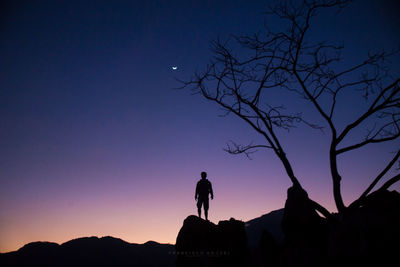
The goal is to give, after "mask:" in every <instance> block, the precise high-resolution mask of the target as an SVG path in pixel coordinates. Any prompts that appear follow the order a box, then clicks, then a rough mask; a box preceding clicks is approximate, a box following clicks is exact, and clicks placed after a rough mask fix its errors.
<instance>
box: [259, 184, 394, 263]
mask: <svg viewBox="0 0 400 267" xmlns="http://www.w3.org/2000/svg"><path fill="white" fill-rule="evenodd" d="M399 226H400V194H399V193H398V192H396V191H387V190H382V191H377V192H375V193H372V194H371V195H369V196H368V197H367V199H366V201H364V202H363V203H362V205H361V207H358V208H354V209H348V210H346V211H345V212H344V213H341V214H332V216H331V217H330V218H327V219H325V218H322V217H320V216H319V215H318V213H317V212H316V211H315V210H314V209H313V207H312V205H311V203H310V201H309V199H308V195H307V193H306V192H305V191H304V190H303V189H301V188H294V187H291V188H289V190H288V197H287V200H286V203H285V211H284V215H283V219H282V228H283V232H284V236H285V237H284V242H283V246H282V248H281V249H278V256H277V257H276V258H275V259H276V260H275V261H273V264H271V266H285V267H291V266H293V267H294V266H296V267H301V266H364V267H366V266H368V267H369V266H398V259H397V253H398V251H399V249H400V243H399V240H400V227H399ZM270 251H271V249H270V248H267V249H265V250H264V255H266V254H268V253H270Z"/></svg>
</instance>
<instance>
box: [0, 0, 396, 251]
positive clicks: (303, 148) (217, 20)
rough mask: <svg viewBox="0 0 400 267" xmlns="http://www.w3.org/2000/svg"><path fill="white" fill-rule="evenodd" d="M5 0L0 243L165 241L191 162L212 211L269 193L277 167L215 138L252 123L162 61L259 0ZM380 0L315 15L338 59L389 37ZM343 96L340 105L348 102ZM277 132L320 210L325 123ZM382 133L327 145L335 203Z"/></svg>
mask: <svg viewBox="0 0 400 267" xmlns="http://www.w3.org/2000/svg"><path fill="white" fill-rule="evenodd" d="M9 2H10V3H8V4H3V6H1V7H0V10H1V11H0V12H1V13H0V62H1V63H0V252H6V251H11V250H16V249H18V248H19V247H21V246H22V245H24V244H25V243H28V242H32V241H39V240H42V241H52V242H58V243H61V242H65V241H68V240H70V239H72V238H77V237H82V236H91V235H96V236H105V235H111V236H114V237H119V238H122V239H124V240H126V241H128V242H134V243H143V242H146V241H148V240H155V241H157V242H161V243H175V238H176V235H177V233H178V231H179V229H180V227H181V225H182V222H183V220H184V219H185V218H186V217H187V216H188V215H190V214H195V213H196V207H195V200H194V189H195V184H196V182H197V180H198V179H199V178H200V172H201V171H207V172H208V174H209V179H210V180H211V181H212V183H213V187H214V192H215V199H214V200H213V201H211V203H210V206H211V207H210V219H211V221H213V222H218V221H219V220H223V219H229V218H230V217H234V218H236V219H240V220H245V221H247V220H250V219H252V218H255V217H258V216H260V215H262V214H265V213H268V212H270V211H272V210H275V209H279V208H282V207H283V206H284V202H285V198H286V189H287V188H288V187H289V186H290V181H289V178H288V177H287V176H286V175H285V172H284V169H283V167H282V165H281V163H280V162H279V161H278V160H277V159H276V158H275V156H274V155H273V154H272V152H271V151H259V152H258V153H257V154H254V155H253V160H248V159H247V158H246V157H245V156H243V155H240V156H232V155H229V154H227V153H226V152H224V151H223V150H222V148H223V147H224V146H225V144H226V142H227V141H229V140H235V141H238V142H243V143H248V142H249V141H251V140H258V137H257V136H256V135H255V133H254V132H253V131H252V130H251V129H249V128H248V127H247V125H245V124H244V123H243V122H242V121H240V120H239V119H237V118H235V117H223V118H222V117H219V116H218V115H221V114H222V112H221V110H220V109H219V108H218V107H217V106H215V105H213V104H212V103H209V102H207V101H206V100H204V99H203V98H201V97H200V96H193V95H191V94H190V93H189V92H187V91H179V90H173V88H174V87H177V86H179V84H178V83H177V82H176V81H175V79H174V78H175V77H176V78H181V79H188V78H189V77H190V75H191V74H192V73H193V72H194V71H195V70H200V69H201V68H202V66H204V65H205V64H206V63H207V62H208V59H209V58H210V56H211V54H210V51H209V41H210V40H212V39H215V38H216V37H218V36H220V37H222V38H224V37H227V36H228V34H229V33H238V34H240V33H252V32H256V31H258V30H261V29H262V26H263V22H264V17H263V14H262V12H263V11H264V10H265V3H266V2H268V1H244V0H241V1H239V0H237V1H235V0H230V1H50V0H49V1H9ZM248 2H251V3H248ZM395 2H396V1H394V0H393V1H378V0H376V1H372V0H371V1H356V2H355V3H353V4H352V5H350V6H349V7H348V8H347V9H346V10H345V11H343V12H342V13H341V14H340V15H339V16H336V17H334V16H330V15H325V16H323V18H322V19H321V18H320V19H319V20H318V21H316V22H317V23H316V26H315V28H314V29H313V34H314V36H315V37H316V38H321V39H323V40H327V39H328V40H333V41H336V42H340V43H342V44H344V46H345V48H346V50H345V53H344V55H345V58H346V60H347V61H346V64H351V63H352V62H355V61H354V60H356V59H359V58H360V56H362V55H365V53H367V52H368V50H371V49H372V50H377V49H382V48H393V47H395V46H396V45H398V44H400V27H399V25H400V21H399V17H398V13H397V10H399V9H398V7H399V5H398V4H396V3H395ZM330 14H331V13H330ZM268 23H269V25H270V26H272V27H273V26H276V25H277V26H278V22H277V21H275V20H270V21H268ZM172 66H178V69H177V70H175V71H174V70H172V68H171V67H172ZM396 68H397V73H399V70H400V68H399V66H396ZM282 101H291V100H287V99H282ZM287 104H290V103H287ZM351 107H352V109H348V110H342V114H343V119H345V117H346V116H347V115H348V114H353V113H355V112H356V111H357V110H358V109H357V108H358V107H357V105H352V106H351ZM353 109H354V110H353ZM282 140H283V145H284V146H285V147H286V149H287V154H288V157H289V159H290V160H291V161H292V164H293V167H294V170H295V173H296V175H297V177H298V178H299V180H300V182H301V183H302V185H303V187H304V188H305V189H306V190H307V191H308V193H309V195H310V197H311V198H313V199H314V200H316V201H319V202H320V203H321V204H323V205H324V206H325V207H327V208H328V209H329V210H331V211H335V207H334V203H333V197H332V193H331V180H330V176H329V169H328V158H327V151H328V146H329V144H328V140H329V134H328V133H325V134H323V133H321V132H319V131H315V130H309V129H306V128H303V127H300V128H299V129H296V130H294V131H292V132H291V133H289V134H283V136H282ZM394 145H395V146H398V141H397V143H396V142H392V143H390V144H387V145H384V146H374V145H372V146H371V147H368V148H367V149H363V150H362V151H360V153H349V155H347V156H344V157H342V158H341V159H340V162H339V163H340V171H341V173H342V174H343V175H342V176H343V197H344V201H345V203H346V204H349V203H350V202H351V201H352V200H354V199H355V198H356V197H357V196H358V195H359V194H360V193H361V192H362V191H364V190H365V188H366V187H367V186H368V185H369V182H370V181H371V179H372V178H373V177H374V175H376V174H377V173H378V172H379V170H380V169H381V168H382V166H383V164H384V163H385V162H387V161H388V160H389V159H390V156H391V154H390V153H389V152H390V151H391V148H392V147H394ZM392 189H396V190H399V189H400V186H399V185H398V184H397V185H395V186H393V187H392Z"/></svg>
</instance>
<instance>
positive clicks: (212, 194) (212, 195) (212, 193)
mask: <svg viewBox="0 0 400 267" xmlns="http://www.w3.org/2000/svg"><path fill="white" fill-rule="evenodd" d="M210 194H211V199H214V192H213V190H212V185H211V182H210Z"/></svg>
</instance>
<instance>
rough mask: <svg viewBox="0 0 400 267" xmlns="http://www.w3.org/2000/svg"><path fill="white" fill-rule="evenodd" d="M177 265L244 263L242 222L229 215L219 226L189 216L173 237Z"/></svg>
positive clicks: (245, 244)
mask: <svg viewBox="0 0 400 267" xmlns="http://www.w3.org/2000/svg"><path fill="white" fill-rule="evenodd" d="M175 247H176V253H177V261H176V266H177V267H186V266H187V267H189V266H191V267H196V266H245V264H246V261H247V255H248V251H247V239H246V231H245V226H244V222H242V221H238V220H235V219H233V218H231V219H230V220H229V221H220V222H219V223H218V225H215V224H213V223H212V222H209V221H205V220H203V219H201V218H199V217H197V216H193V215H192V216H189V217H187V218H186V219H185V220H184V222H183V226H182V228H181V229H180V231H179V234H178V237H177V239H176V245H175Z"/></svg>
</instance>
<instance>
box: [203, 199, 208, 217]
mask: <svg viewBox="0 0 400 267" xmlns="http://www.w3.org/2000/svg"><path fill="white" fill-rule="evenodd" d="M203 205H204V215H205V217H206V221H208V197H207V198H206V199H205V200H204V204H203Z"/></svg>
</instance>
